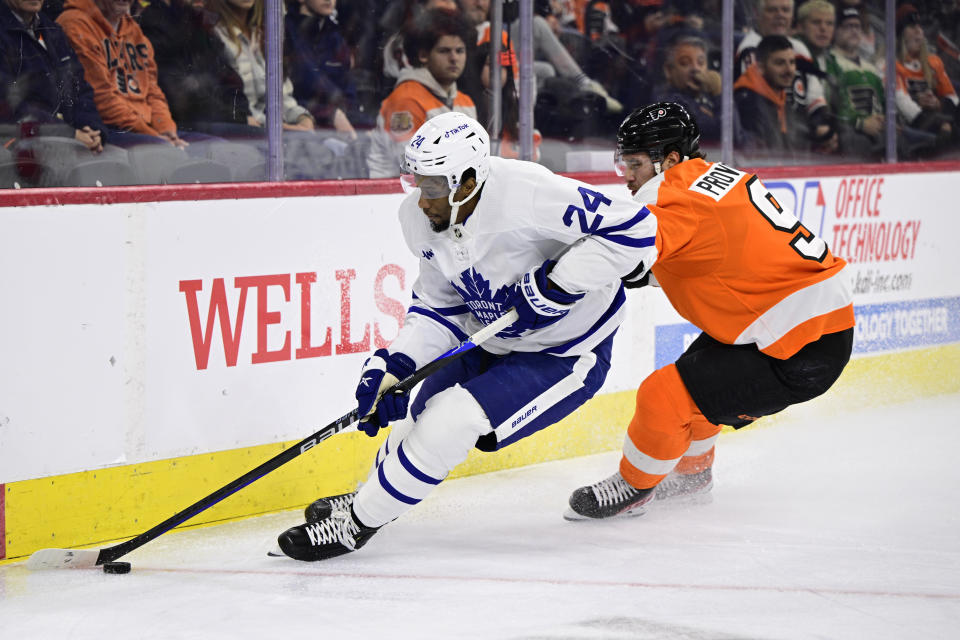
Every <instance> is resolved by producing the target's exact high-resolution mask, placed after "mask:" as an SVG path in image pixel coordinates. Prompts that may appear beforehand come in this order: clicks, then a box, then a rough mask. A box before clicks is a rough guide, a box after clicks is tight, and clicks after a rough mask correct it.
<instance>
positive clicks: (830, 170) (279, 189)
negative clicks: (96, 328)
mask: <svg viewBox="0 0 960 640" xmlns="http://www.w3.org/2000/svg"><path fill="white" fill-rule="evenodd" d="M743 170H744V171H746V172H747V173H756V174H758V175H759V176H760V178H761V179H762V180H768V179H778V178H779V179H786V178H826V177H838V176H849V175H876V174H881V173H883V174H892V173H929V172H936V171H940V172H958V171H960V161H956V160H944V161H932V162H900V163H895V164H839V165H802V166H795V167H774V166H771V167H754V168H750V167H745V168H743ZM563 175H566V176H569V177H571V178H575V179H577V180H581V181H583V182H587V183H590V184H617V183H619V182H620V181H621V179H620V178H618V177H617V174H615V173H613V172H612V171H610V172H596V173H593V172H591V173H564V174H563ZM384 193H402V190H401V188H400V181H399V180H398V179H397V178H376V179H370V180H317V181H302V182H238V183H228V184H176V185H174V184H171V185H143V186H133V187H56V188H38V189H0V207H26V206H37V205H63V204H117V203H123V202H169V201H183V202H194V201H198V200H230V199H237V200H241V199H248V198H299V197H311V196H356V195H369V194H384Z"/></svg>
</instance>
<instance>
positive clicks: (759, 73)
mask: <svg viewBox="0 0 960 640" xmlns="http://www.w3.org/2000/svg"><path fill="white" fill-rule="evenodd" d="M756 58H757V61H756V62H755V63H753V64H752V65H750V66H749V67H748V68H747V70H746V72H744V73H743V74H741V76H740V78H738V79H737V81H736V83H735V84H734V85H733V86H734V102H735V104H736V107H737V111H738V114H739V116H740V122H741V126H742V128H743V132H744V133H745V134H746V135H745V136H744V138H745V139H746V140H747V141H748V142H747V144H746V145H745V146H746V147H747V148H748V149H751V150H765V151H773V152H778V153H779V154H780V156H781V157H782V158H785V157H789V156H790V155H791V154H792V153H793V152H800V153H803V152H807V151H810V150H815V151H820V152H827V153H830V152H833V151H835V150H836V148H837V135H836V133H835V132H833V131H832V130H828V131H826V132H823V131H822V130H818V129H817V125H816V124H815V123H813V122H811V120H810V118H809V114H808V113H807V111H806V110H805V109H803V108H802V107H800V106H799V105H797V104H796V103H790V102H788V100H787V95H788V91H789V89H790V87H791V85H792V84H793V82H794V79H795V75H796V71H797V60H796V53H795V52H794V50H793V47H792V45H791V43H790V40H789V39H788V38H787V37H786V36H780V35H774V36H766V37H764V38H763V39H762V40H761V41H760V44H759V46H758V47H757V52H756Z"/></svg>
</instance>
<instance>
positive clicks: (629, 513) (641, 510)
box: [563, 504, 647, 522]
mask: <svg viewBox="0 0 960 640" xmlns="http://www.w3.org/2000/svg"><path fill="white" fill-rule="evenodd" d="M646 512H647V505H645V504H642V505H639V506H636V507H634V508H633V509H627V510H626V511H624V512H623V513H618V514H617V515H615V516H610V517H609V518H588V517H587V516H584V515H580V514H579V513H577V512H576V511H574V510H573V509H571V508H570V507H567V510H566V511H564V512H563V519H564V520H567V521H569V522H582V521H583V520H594V521H600V520H614V519H616V518H636V517H637V516H642V515H643V514H645V513H646Z"/></svg>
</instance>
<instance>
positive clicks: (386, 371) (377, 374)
mask: <svg viewBox="0 0 960 640" xmlns="http://www.w3.org/2000/svg"><path fill="white" fill-rule="evenodd" d="M416 369H417V366H416V364H415V363H414V362H413V359H412V358H410V356H408V355H406V354H404V353H399V352H398V353H390V352H389V351H387V350H386V349H377V350H376V351H374V352H373V355H372V356H370V357H369V358H367V361H366V362H364V363H363V372H362V373H361V374H360V383H359V384H358V385H357V393H356V396H357V413H358V414H359V415H360V416H361V418H360V424H359V425H358V427H357V428H358V429H360V431H363V432H364V433H366V434H367V435H368V436H370V437H371V438H372V437H373V436H375V435H377V431H379V430H380V429H382V428H383V427H385V426H387V425H388V424H389V423H390V422H392V421H394V420H400V419H402V418H404V417H405V416H406V415H407V405H408V404H409V402H410V394H409V393H401V394H392V393H388V394H386V395H381V394H383V392H384V391H386V390H387V389H389V388H390V387H392V386H393V385H395V384H397V383H398V382H399V381H400V380H403V379H404V378H406V377H407V376H409V375H411V374H412V373H413V372H414V371H416Z"/></svg>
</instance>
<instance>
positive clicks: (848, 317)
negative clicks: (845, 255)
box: [635, 159, 854, 359]
mask: <svg viewBox="0 0 960 640" xmlns="http://www.w3.org/2000/svg"><path fill="white" fill-rule="evenodd" d="M635 197H636V199H637V200H639V201H641V202H645V203H648V206H649V207H650V209H651V210H652V211H653V212H654V214H655V215H656V217H657V239H656V243H657V251H658V256H659V257H658V258H657V261H656V263H655V264H654V265H653V268H652V269H651V271H652V272H653V275H654V276H655V277H656V279H657V282H658V283H659V284H660V286H661V287H662V288H663V291H664V293H665V294H666V295H667V298H669V300H670V302H671V303H672V304H673V306H674V308H675V309H676V310H677V311H678V312H679V313H680V315H682V316H683V317H684V318H686V319H687V320H689V321H690V322H692V323H693V324H695V325H696V326H697V327H699V328H700V329H701V330H703V331H705V332H706V333H707V334H708V335H710V336H711V337H713V338H715V339H716V340H718V341H720V342H723V343H726V344H751V343H755V344H756V345H757V347H758V348H759V349H760V350H761V351H763V352H764V353H766V354H767V355H770V356H773V357H775V358H780V359H785V358H789V357H790V356H792V355H793V354H794V353H796V352H797V351H799V350H800V349H801V348H802V347H803V346H804V345H806V344H808V343H810V342H813V341H814V340H817V339H818V338H819V337H820V336H821V335H823V334H826V333H835V332H837V331H842V330H844V329H848V328H850V327H853V325H854V317H853V304H852V290H851V286H850V283H849V280H848V278H847V276H846V274H845V273H843V267H844V266H845V265H846V262H844V260H842V259H840V258H837V257H835V256H834V255H833V254H832V253H831V252H830V250H829V248H828V247H827V245H826V243H825V242H824V241H823V240H821V239H820V238H818V237H817V236H815V235H814V234H812V233H811V232H810V231H808V230H807V229H806V228H805V227H804V226H803V225H801V224H800V222H799V221H798V220H797V219H796V218H795V217H794V216H793V214H792V213H791V212H790V211H789V210H787V209H784V208H783V207H782V206H781V205H780V203H778V202H777V201H776V199H775V198H774V197H773V195H771V194H770V192H769V191H768V190H767V188H766V187H765V186H764V185H763V183H762V182H761V181H760V180H759V178H757V177H756V176H754V175H750V174H747V173H744V172H742V171H738V170H737V169H734V168H732V167H728V166H726V165H724V164H721V163H719V162H714V163H708V162H705V161H704V160H699V159H694V160H687V161H684V162H681V163H680V164H678V165H675V166H674V167H671V168H670V169H668V170H667V171H665V172H664V173H662V174H660V175H658V176H656V177H655V178H653V179H652V180H650V181H648V182H647V183H646V184H645V185H644V186H643V187H642V188H641V189H640V191H638V192H637V194H636V196H635Z"/></svg>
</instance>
